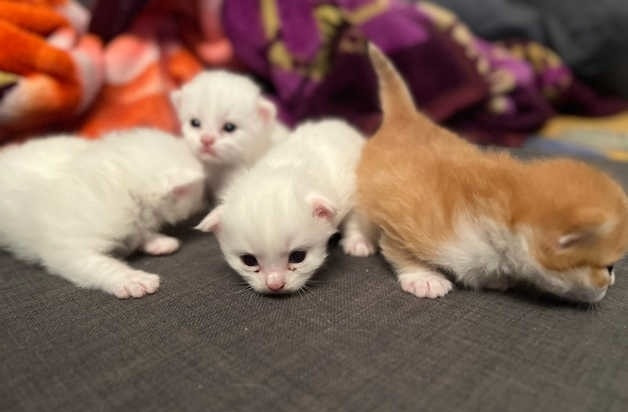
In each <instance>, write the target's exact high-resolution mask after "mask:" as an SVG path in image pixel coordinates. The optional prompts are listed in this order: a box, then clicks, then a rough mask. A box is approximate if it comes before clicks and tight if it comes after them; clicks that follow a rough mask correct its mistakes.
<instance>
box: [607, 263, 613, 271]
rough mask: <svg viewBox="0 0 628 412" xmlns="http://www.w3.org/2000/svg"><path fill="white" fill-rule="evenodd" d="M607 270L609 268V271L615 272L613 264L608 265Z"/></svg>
mask: <svg viewBox="0 0 628 412" xmlns="http://www.w3.org/2000/svg"><path fill="white" fill-rule="evenodd" d="M606 270H608V273H613V265H608V266H606Z"/></svg>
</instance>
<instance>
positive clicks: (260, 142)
mask: <svg viewBox="0 0 628 412" xmlns="http://www.w3.org/2000/svg"><path fill="white" fill-rule="evenodd" d="M170 98H171V101H172V104H173V106H174V108H175V110H176V112H177V115H178V117H179V121H180V123H181V130H182V133H183V137H184V138H185V140H186V141H187V142H188V144H189V145H190V147H191V148H192V150H193V151H194V153H195V154H196V155H197V156H198V157H199V158H200V159H201V160H203V161H204V162H206V163H211V164H219V165H220V164H234V163H239V162H242V161H246V160H248V159H249V158H250V157H251V156H254V155H255V154H256V153H257V152H258V151H259V150H261V149H260V148H263V147H264V146H265V144H266V141H267V139H269V136H270V133H271V130H272V127H273V126H274V124H275V119H276V108H275V105H274V104H273V103H272V102H270V101H269V100H267V99H265V98H264V97H263V96H262V95H261V93H260V89H259V87H258V86H257V85H256V84H255V83H254V82H253V81H252V80H250V79H249V78H247V77H245V76H242V75H238V74H235V73H229V72H227V71H223V70H213V71H205V72H202V73H200V74H198V75H197V76H196V77H194V79H192V80H191V81H190V82H188V83H186V84H185V85H184V86H183V87H182V88H181V89H179V90H175V91H173V92H172V94H171V96H170Z"/></svg>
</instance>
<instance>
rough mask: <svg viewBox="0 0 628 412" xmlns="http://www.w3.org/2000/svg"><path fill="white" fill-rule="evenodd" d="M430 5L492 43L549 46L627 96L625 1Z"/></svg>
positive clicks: (597, 82) (445, 1)
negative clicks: (509, 41) (518, 41)
mask: <svg viewBox="0 0 628 412" xmlns="http://www.w3.org/2000/svg"><path fill="white" fill-rule="evenodd" d="M411 1H414V2H416V1H418V0H411ZM432 1H434V2H435V3H439V4H440V5H442V6H444V7H446V8H448V9H450V10H452V11H453V12H454V13H456V14H457V15H458V16H459V18H460V19H461V20H462V21H463V22H465V23H466V24H468V25H469V27H470V28H471V30H473V32H474V33H475V34H477V35H479V36H481V37H484V38H486V39H488V40H506V39H513V38H514V39H517V38H524V39H529V40H534V41H537V42H539V43H542V44H545V45H547V46H549V47H550V48H552V49H553V50H554V51H556V52H557V53H558V55H560V56H561V57H562V58H563V60H564V61H565V63H567V65H568V66H570V67H571V68H572V69H573V70H574V71H575V73H576V74H577V75H578V76H579V77H581V78H582V79H583V80H585V81H586V82H588V83H590V84H592V85H594V86H595V87H597V88H599V89H602V90H604V91H606V92H608V93H612V94H618V95H621V96H623V97H628V72H627V71H626V67H628V57H627V56H628V25H627V24H626V22H627V21H628V2H627V1H626V0H597V1H589V0H568V1H566V0H473V1H469V0H432Z"/></svg>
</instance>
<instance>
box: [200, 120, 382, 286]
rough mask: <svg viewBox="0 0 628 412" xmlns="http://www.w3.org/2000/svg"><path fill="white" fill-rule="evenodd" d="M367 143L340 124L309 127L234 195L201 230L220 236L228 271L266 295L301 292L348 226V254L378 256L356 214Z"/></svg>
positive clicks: (231, 191) (243, 179)
mask: <svg viewBox="0 0 628 412" xmlns="http://www.w3.org/2000/svg"><path fill="white" fill-rule="evenodd" d="M363 144H364V138H363V137H362V136H361V135H360V134H359V133H358V132H357V131H356V130H355V129H353V128H352V127H350V126H349V125H347V124H346V123H344V122H342V121H340V120H323V121H319V122H308V123H305V124H304V125H302V126H299V127H298V128H297V129H296V130H295V131H294V132H293V133H292V134H291V135H290V137H289V138H288V139H286V140H284V141H283V142H282V143H280V144H277V145H276V146H274V147H273V148H272V149H271V150H270V151H269V152H268V153H267V154H266V156H264V157H262V158H261V159H260V160H259V161H258V163H257V164H256V165H255V166H253V167H252V168H251V169H250V170H248V171H247V172H244V173H243V174H241V175H239V176H238V177H237V178H236V179H234V181H233V182H232V184H231V185H230V186H229V187H228V188H227V190H226V192H225V193H224V196H223V198H222V202H221V203H220V204H219V205H218V206H217V207H216V208H215V209H214V210H212V211H211V212H210V213H209V214H208V215H207V216H206V217H205V219H203V221H202V222H201V223H200V224H199V225H198V226H197V229H199V230H202V231H206V232H208V231H213V232H214V233H215V234H216V236H217V238H218V241H219V243H220V247H221V249H222V251H223V253H224V255H225V258H226V260H227V262H228V263H229V265H230V266H231V267H232V268H233V269H234V270H236V271H237V272H238V273H239V274H240V275H241V276H242V277H243V278H244V279H245V280H246V281H247V282H248V283H249V285H251V287H252V288H253V289H254V290H256V291H257V292H261V293H290V292H294V291H297V290H299V289H301V288H302V287H303V286H305V284H306V282H307V281H308V279H310V277H311V276H312V275H313V274H314V272H315V271H316V270H317V269H318V268H319V267H320V266H321V265H322V264H323V262H324V260H325V257H326V256H327V241H328V239H329V237H330V236H331V235H333V234H334V233H335V232H337V231H338V228H339V226H342V231H343V239H342V241H341V244H342V246H343V248H344V250H345V252H347V253H349V254H352V255H357V256H366V255H369V254H371V253H373V252H374V250H375V247H374V244H373V237H374V233H372V231H371V228H370V227H369V226H368V224H366V222H363V221H361V220H360V219H359V218H358V216H357V215H356V214H354V213H353V212H352V208H353V204H354V200H353V198H354V190H355V166H356V164H357V161H358V159H359V157H360V152H361V149H362V146H363Z"/></svg>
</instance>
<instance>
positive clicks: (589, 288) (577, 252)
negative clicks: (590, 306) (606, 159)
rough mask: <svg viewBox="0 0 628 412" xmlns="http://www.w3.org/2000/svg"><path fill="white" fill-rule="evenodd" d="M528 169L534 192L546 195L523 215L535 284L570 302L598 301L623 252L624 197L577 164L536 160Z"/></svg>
mask: <svg viewBox="0 0 628 412" xmlns="http://www.w3.org/2000/svg"><path fill="white" fill-rule="evenodd" d="M531 168H532V169H531V171H530V173H531V174H532V175H534V180H535V181H536V183H537V184H538V188H539V190H542V191H543V192H544V193H545V196H547V194H550V196H551V197H552V198H551V199H548V200H547V201H543V202H538V204H537V205H536V207H535V206H530V207H528V209H529V210H528V211H526V212H525V213H526V215H527V216H528V217H529V219H531V221H532V222H534V223H533V227H534V228H535V229H534V230H533V231H532V232H531V233H529V238H530V240H531V242H530V244H531V245H532V247H531V249H532V250H531V252H532V254H533V256H534V257H535V258H536V260H537V261H538V262H539V263H540V265H541V266H542V269H543V270H542V273H541V274H540V277H539V278H538V279H536V281H535V283H537V284H538V286H540V287H541V288H543V289H545V290H548V291H550V292H553V293H555V294H557V295H559V296H562V297H564V298H567V299H570V300H575V301H583V302H597V301H599V300H601V299H602V298H603V297H604V296H605V294H606V291H607V289H608V287H609V286H610V285H612V284H613V283H614V281H615V276H614V270H613V266H614V264H615V263H616V262H617V261H618V260H619V259H621V258H622V256H623V255H624V254H625V253H626V251H628V198H627V197H626V194H625V193H624V191H623V190H622V188H621V186H619V185H618V184H617V183H616V182H615V181H613V180H612V179H611V178H610V177H608V176H607V175H606V174H604V173H602V172H600V171H598V170H595V169H594V168H592V167H590V166H588V165H586V164H584V163H581V162H577V161H573V160H567V159H558V160H549V161H539V162H536V163H533V164H532V165H531ZM561 176H562V177H564V179H563V178H561ZM566 179H569V181H570V183H569V184H565V181H566ZM545 196H544V197H545Z"/></svg>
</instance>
